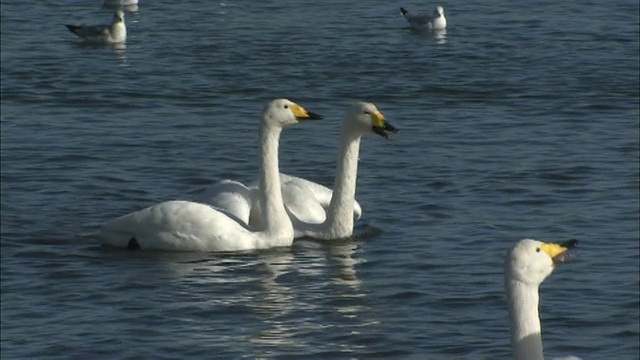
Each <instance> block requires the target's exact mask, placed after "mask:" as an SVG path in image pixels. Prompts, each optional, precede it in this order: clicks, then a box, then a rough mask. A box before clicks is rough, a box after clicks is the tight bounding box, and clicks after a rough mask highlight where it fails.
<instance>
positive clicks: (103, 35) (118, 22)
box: [65, 10, 127, 44]
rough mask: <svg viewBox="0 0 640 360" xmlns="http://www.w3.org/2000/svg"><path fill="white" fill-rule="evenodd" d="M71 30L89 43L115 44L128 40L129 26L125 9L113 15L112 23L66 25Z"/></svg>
mask: <svg viewBox="0 0 640 360" xmlns="http://www.w3.org/2000/svg"><path fill="white" fill-rule="evenodd" d="M65 26H66V27H67V29H69V31H71V32H72V33H74V34H76V35H78V36H79V37H81V38H83V39H84V40H85V41H86V42H89V43H98V44H115V43H124V42H126V41H127V27H126V25H125V24H124V11H122V10H118V11H116V12H115V13H114V15H113V21H111V25H93V26H87V25H65Z"/></svg>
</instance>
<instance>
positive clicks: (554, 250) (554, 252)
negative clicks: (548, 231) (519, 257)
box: [540, 240, 578, 265]
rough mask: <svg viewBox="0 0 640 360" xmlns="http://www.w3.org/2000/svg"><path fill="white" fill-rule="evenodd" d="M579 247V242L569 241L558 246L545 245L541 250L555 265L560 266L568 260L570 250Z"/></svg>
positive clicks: (541, 246)
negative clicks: (567, 255)
mask: <svg viewBox="0 0 640 360" xmlns="http://www.w3.org/2000/svg"><path fill="white" fill-rule="evenodd" d="M577 245H578V240H569V241H565V242H561V243H558V244H552V243H545V244H542V245H540V249H542V251H544V252H545V253H546V254H547V255H549V257H550V258H551V259H552V260H553V265H558V264H560V263H562V262H564V261H565V260H566V256H565V255H566V254H567V251H569V249H573V248H574V247H576V246H577Z"/></svg>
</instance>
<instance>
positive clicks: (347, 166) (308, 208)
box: [197, 102, 398, 240]
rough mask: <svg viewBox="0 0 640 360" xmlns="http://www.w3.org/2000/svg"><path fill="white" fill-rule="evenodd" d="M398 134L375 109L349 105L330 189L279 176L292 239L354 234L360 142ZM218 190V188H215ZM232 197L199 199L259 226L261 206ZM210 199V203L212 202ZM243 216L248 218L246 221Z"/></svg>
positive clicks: (361, 104) (358, 210)
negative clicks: (372, 135) (368, 137)
mask: <svg viewBox="0 0 640 360" xmlns="http://www.w3.org/2000/svg"><path fill="white" fill-rule="evenodd" d="M397 131H398V130H397V129H396V128H395V127H393V126H392V125H391V124H389V123H388V122H386V120H385V119H384V116H383V115H382V114H381V113H380V111H378V109H377V108H376V107H375V105H373V104H371V103H365V102H358V103H356V104H354V105H352V106H350V107H349V109H348V111H347V115H346V117H345V120H344V121H343V123H342V130H341V135H340V150H339V155H338V164H337V169H336V178H335V183H334V190H333V191H332V190H330V189H328V188H327V187H325V186H322V185H319V184H317V183H314V182H312V181H309V180H306V179H303V178H299V177H295V176H289V175H285V174H280V176H281V186H282V193H283V200H284V203H285V206H286V210H287V213H288V214H289V217H290V218H291V221H292V223H293V227H294V230H295V238H301V237H310V238H316V239H325V240H328V239H339V238H345V237H349V236H351V235H352V234H353V225H354V221H355V220H357V219H358V218H359V217H360V215H361V213H362V209H361V208H360V205H359V204H358V203H357V202H356V200H355V191H356V177H357V171H358V154H359V151H360V139H361V137H362V135H364V134H367V133H376V134H378V135H381V136H383V137H385V138H387V139H389V138H390V134H389V133H391V132H397ZM216 186H218V185H214V187H216ZM253 186H256V185H255V184H254V185H251V186H250V188H251V187H253ZM214 192H215V190H214ZM207 194H208V195H207ZM245 194H246V192H245ZM235 195H238V194H235ZM231 198H232V197H231V195H230V194H225V195H223V196H221V195H220V194H217V195H216V196H215V197H214V196H212V194H211V192H210V191H209V190H208V191H206V192H205V196H203V197H200V198H199V199H198V200H197V201H204V202H206V203H207V204H210V205H214V206H217V207H221V208H224V209H226V210H228V211H230V212H232V213H234V215H236V216H238V217H241V218H243V219H245V220H248V222H247V224H248V226H249V227H251V228H255V227H259V226H260V224H261V223H262V221H264V217H263V216H261V211H260V208H261V207H260V204H259V202H256V200H259V199H258V198H257V197H255V196H251V195H249V197H248V198H245V199H244V200H243V201H239V200H233V201H227V200H229V199H231ZM220 199H222V201H220ZM211 200H214V201H213V202H211ZM247 203H251V209H243V208H242V207H243V206H246V205H245V204H247ZM247 214H249V216H248V218H247V217H246V216H247Z"/></svg>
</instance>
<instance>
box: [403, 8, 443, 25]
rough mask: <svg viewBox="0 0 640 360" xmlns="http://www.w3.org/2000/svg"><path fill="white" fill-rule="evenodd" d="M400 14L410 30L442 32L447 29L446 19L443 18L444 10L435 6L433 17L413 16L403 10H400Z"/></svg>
mask: <svg viewBox="0 0 640 360" xmlns="http://www.w3.org/2000/svg"><path fill="white" fill-rule="evenodd" d="M400 13H401V14H402V16H404V18H405V19H407V21H408V22H409V24H410V25H411V27H412V28H414V29H416V30H424V29H427V30H444V29H446V28H447V19H446V18H445V17H444V8H443V7H442V6H436V9H435V10H434V11H433V16H429V15H422V14H413V13H410V12H409V11H407V10H406V9H405V8H403V7H401V8H400Z"/></svg>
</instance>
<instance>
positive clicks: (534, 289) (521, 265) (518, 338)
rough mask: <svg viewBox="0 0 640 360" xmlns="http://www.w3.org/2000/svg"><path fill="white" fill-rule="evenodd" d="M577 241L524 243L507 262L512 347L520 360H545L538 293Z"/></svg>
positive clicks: (505, 282) (510, 255)
mask: <svg viewBox="0 0 640 360" xmlns="http://www.w3.org/2000/svg"><path fill="white" fill-rule="evenodd" d="M577 243H578V241H577V240H571V241H567V242H564V243H560V244H550V243H542V242H540V241H536V240H531V239H524V240H521V241H519V242H518V243H517V244H516V246H514V247H513V249H511V250H510V251H509V252H508V254H507V257H506V259H505V272H504V286H505V291H506V293H507V305H508V307H509V319H510V322H511V345H512V347H513V358H514V359H516V360H534V359H535V360H542V359H543V358H544V357H543V353H542V338H541V334H540V316H539V314H538V302H539V295H538V290H539V287H540V284H541V283H542V282H543V281H544V279H545V278H546V277H547V276H549V275H550V274H551V272H552V271H553V268H554V267H555V265H557V264H559V263H561V262H562V261H564V258H565V256H564V255H565V253H566V251H567V250H568V249H570V248H573V247H575V246H576V245H577Z"/></svg>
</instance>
